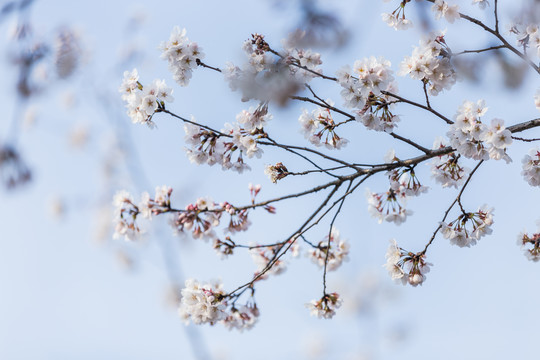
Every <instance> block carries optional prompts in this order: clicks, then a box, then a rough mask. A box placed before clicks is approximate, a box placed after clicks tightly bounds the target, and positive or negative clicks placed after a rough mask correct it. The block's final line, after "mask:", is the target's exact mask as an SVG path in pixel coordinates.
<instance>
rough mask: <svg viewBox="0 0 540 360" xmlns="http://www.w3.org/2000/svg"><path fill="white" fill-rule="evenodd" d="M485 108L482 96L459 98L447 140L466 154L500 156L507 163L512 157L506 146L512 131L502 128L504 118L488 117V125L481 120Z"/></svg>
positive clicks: (510, 138)
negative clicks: (473, 98) (461, 102)
mask: <svg viewBox="0 0 540 360" xmlns="http://www.w3.org/2000/svg"><path fill="white" fill-rule="evenodd" d="M486 111H487V107H485V103H484V100H478V101H477V102H476V103H473V102H471V101H465V102H463V105H461V106H460V107H459V109H458V112H457V114H456V116H455V121H454V123H453V124H452V125H451V126H450V130H449V131H448V133H447V135H448V138H449V139H450V144H451V145H452V147H454V148H455V149H456V150H457V151H458V152H459V153H460V154H461V155H463V156H465V157H467V158H472V159H475V160H488V159H490V158H491V159H495V160H500V159H504V160H505V161H506V162H507V163H509V162H511V161H512V160H511V159H510V157H509V156H508V154H507V153H506V148H507V147H508V146H510V144H512V133H511V132H510V130H508V129H506V128H505V126H504V120H501V119H492V120H491V124H490V125H489V126H487V125H486V124H484V123H482V121H481V120H480V118H481V117H482V116H484V115H485V113H486Z"/></svg>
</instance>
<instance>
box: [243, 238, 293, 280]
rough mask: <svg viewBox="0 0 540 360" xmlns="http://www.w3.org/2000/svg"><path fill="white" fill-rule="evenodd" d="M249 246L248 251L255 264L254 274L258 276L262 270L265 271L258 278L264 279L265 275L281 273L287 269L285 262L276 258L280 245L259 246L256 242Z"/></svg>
mask: <svg viewBox="0 0 540 360" xmlns="http://www.w3.org/2000/svg"><path fill="white" fill-rule="evenodd" d="M250 247H251V249H250V250H249V253H250V255H251V258H252V259H253V262H254V263H255V265H256V266H257V271H256V272H255V276H259V274H261V273H262V272H263V271H264V272H265V274H264V275H261V276H260V277H259V279H261V280H262V279H266V278H267V275H279V274H282V273H283V272H284V271H285V270H286V269H287V262H286V261H284V260H282V259H278V258H277V256H278V253H279V252H280V250H281V249H282V246H279V245H276V246H259V245H257V244H251V245H250Z"/></svg>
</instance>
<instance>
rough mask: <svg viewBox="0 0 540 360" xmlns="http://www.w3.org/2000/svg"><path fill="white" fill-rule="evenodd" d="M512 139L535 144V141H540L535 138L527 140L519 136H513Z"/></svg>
mask: <svg viewBox="0 0 540 360" xmlns="http://www.w3.org/2000/svg"><path fill="white" fill-rule="evenodd" d="M512 139H514V140H519V141H525V142H533V141H540V138H534V139H525V138H521V137H517V136H512Z"/></svg>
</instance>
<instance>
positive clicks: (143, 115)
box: [118, 69, 174, 127]
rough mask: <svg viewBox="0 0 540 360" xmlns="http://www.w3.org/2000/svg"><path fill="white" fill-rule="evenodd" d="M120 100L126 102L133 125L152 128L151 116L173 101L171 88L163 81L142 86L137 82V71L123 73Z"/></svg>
mask: <svg viewBox="0 0 540 360" xmlns="http://www.w3.org/2000/svg"><path fill="white" fill-rule="evenodd" d="M118 91H119V92H120V93H122V100H124V101H125V102H126V108H127V114H128V116H129V117H130V118H131V121H132V122H133V123H140V124H146V125H148V126H150V127H153V126H154V123H153V122H152V115H154V113H155V112H156V110H157V109H158V108H164V107H165V104H164V101H166V102H172V101H174V98H173V96H172V91H173V90H172V88H170V87H168V86H167V84H165V80H154V81H153V82H152V83H151V84H150V85H147V86H143V85H142V84H141V83H140V82H139V73H138V71H137V69H133V70H132V71H131V72H129V71H125V72H124V79H123V81H122V84H121V85H120V88H119V89H118Z"/></svg>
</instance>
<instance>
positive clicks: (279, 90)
mask: <svg viewBox="0 0 540 360" xmlns="http://www.w3.org/2000/svg"><path fill="white" fill-rule="evenodd" d="M242 49H243V50H244V52H245V54H246V56H247V58H248V61H247V62H246V63H244V65H243V66H242V67H238V66H235V65H234V64H232V63H227V65H226V66H225V68H224V69H223V75H224V76H225V80H226V81H227V82H228V83H229V87H230V88H231V90H233V91H236V90H240V91H241V92H242V100H243V101H247V100H249V99H258V100H261V101H268V100H274V101H276V102H277V103H279V104H284V103H285V102H287V101H288V100H289V96H290V95H293V94H294V93H296V92H297V91H298V90H300V89H301V88H302V87H303V84H304V83H307V82H309V80H311V79H312V78H313V77H315V76H317V74H319V73H321V70H320V68H318V65H320V64H322V61H321V59H320V54H318V53H315V52H312V51H311V50H304V49H296V48H287V49H286V50H285V51H284V52H283V53H277V52H275V51H273V50H271V49H270V46H269V45H268V43H267V42H266V41H265V40H264V36H262V35H260V34H252V38H251V39H250V40H246V41H245V42H244V44H243V47H242Z"/></svg>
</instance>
